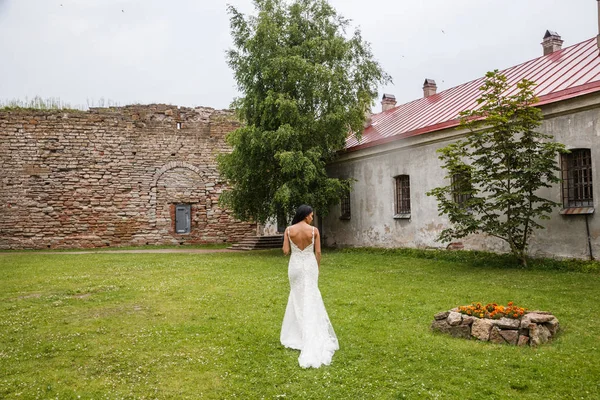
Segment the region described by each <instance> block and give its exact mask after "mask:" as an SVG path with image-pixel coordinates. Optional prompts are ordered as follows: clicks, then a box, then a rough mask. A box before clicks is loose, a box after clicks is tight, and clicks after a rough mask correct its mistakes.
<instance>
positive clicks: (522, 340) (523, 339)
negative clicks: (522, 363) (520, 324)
mask: <svg viewBox="0 0 600 400" xmlns="http://www.w3.org/2000/svg"><path fill="white" fill-rule="evenodd" d="M528 344H529V336H527V335H519V340H518V341H517V346H527V345H528Z"/></svg>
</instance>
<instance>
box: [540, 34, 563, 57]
mask: <svg viewBox="0 0 600 400" xmlns="http://www.w3.org/2000/svg"><path fill="white" fill-rule="evenodd" d="M562 44H563V40H562V39H561V38H560V35H559V34H558V33H556V32H553V31H546V34H545V35H544V40H543V41H542V47H543V48H544V55H547V54H551V53H554V52H555V51H558V50H560V49H562Z"/></svg>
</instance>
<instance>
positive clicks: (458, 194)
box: [451, 172, 471, 207]
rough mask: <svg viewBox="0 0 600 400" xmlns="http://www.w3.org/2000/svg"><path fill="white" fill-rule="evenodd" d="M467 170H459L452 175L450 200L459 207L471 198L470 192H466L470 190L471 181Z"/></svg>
mask: <svg viewBox="0 0 600 400" xmlns="http://www.w3.org/2000/svg"><path fill="white" fill-rule="evenodd" d="M469 178H470V176H469V173H468V172H459V173H457V174H454V175H452V178H451V184H452V200H454V202H455V203H456V204H458V205H459V206H461V207H464V206H465V203H466V202H467V200H469V199H470V198H471V194H470V193H467V192H468V191H469V190H471V182H470V179H469Z"/></svg>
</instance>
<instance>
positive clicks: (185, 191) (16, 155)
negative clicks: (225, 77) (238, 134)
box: [0, 105, 256, 249]
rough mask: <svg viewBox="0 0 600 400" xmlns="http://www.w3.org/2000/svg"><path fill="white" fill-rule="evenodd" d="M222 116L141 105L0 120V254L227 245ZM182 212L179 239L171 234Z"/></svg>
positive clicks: (236, 224)
mask: <svg viewBox="0 0 600 400" xmlns="http://www.w3.org/2000/svg"><path fill="white" fill-rule="evenodd" d="M238 126H239V124H238V123H237V122H236V121H235V120H234V119H233V118H232V115H231V113H230V112H228V111H219V110H214V109H211V108H179V107H176V106H166V105H150V106H126V107H118V108H101V109H92V110H90V111H87V112H84V111H68V110H61V111H31V110H16V111H0V168H1V169H0V209H1V210H2V211H1V214H0V249H22V248H37V249H39V248H67V247H100V246H123V245H145V244H185V243H216V242H232V241H236V240H239V239H241V238H242V237H244V236H246V235H248V234H252V233H254V232H255V229H256V228H255V225H254V224H250V223H247V222H240V221H236V220H234V219H233V218H232V217H231V216H230V214H229V212H228V211H226V210H224V209H222V208H220V207H219V206H218V198H219V194H220V193H221V191H222V190H223V188H224V183H223V182H222V181H221V180H220V179H219V175H218V172H217V167H216V154H218V153H220V152H224V151H228V147H227V145H226V143H225V140H224V139H225V135H226V134H227V133H229V132H231V131H232V130H234V129H235V128H236V127H238ZM179 204H184V205H189V207H190V211H191V213H190V214H191V215H190V217H189V220H190V223H191V226H190V228H191V229H189V233H185V234H179V233H176V231H175V207H176V205H179Z"/></svg>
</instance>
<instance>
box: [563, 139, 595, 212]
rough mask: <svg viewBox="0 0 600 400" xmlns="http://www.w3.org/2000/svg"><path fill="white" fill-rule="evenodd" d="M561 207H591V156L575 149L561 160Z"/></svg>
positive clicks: (585, 151) (586, 152) (588, 150)
mask: <svg viewBox="0 0 600 400" xmlns="http://www.w3.org/2000/svg"><path fill="white" fill-rule="evenodd" d="M561 170H562V180H563V182H562V198H563V207H564V208H570V207H591V206H593V205H594V204H593V195H592V193H593V186H592V154H591V151H590V149H575V150H571V152H570V153H569V154H563V155H562V158H561Z"/></svg>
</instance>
